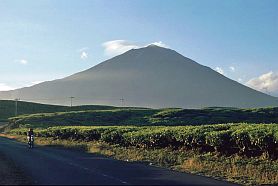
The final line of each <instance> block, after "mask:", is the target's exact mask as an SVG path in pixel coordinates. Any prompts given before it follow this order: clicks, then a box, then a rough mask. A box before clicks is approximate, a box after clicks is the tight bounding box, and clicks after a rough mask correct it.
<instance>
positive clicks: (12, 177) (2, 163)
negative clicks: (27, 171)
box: [0, 152, 32, 185]
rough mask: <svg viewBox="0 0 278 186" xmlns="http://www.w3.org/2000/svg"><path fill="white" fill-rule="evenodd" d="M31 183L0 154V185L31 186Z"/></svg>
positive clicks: (10, 161)
mask: <svg viewBox="0 0 278 186" xmlns="http://www.w3.org/2000/svg"><path fill="white" fill-rule="evenodd" d="M31 184H32V182H31V181H30V179H28V178H27V177H26V176H25V175H24V173H23V172H22V171H21V170H20V169H19V168H18V167H17V166H16V165H15V163H14V162H13V161H12V160H10V159H9V158H8V157H6V156H5V155H4V154H3V153H1V152H0V185H31Z"/></svg>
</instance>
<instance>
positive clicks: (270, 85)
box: [246, 71, 278, 95]
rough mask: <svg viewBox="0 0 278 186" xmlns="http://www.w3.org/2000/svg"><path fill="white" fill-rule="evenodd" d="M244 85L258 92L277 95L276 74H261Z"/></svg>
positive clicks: (277, 79) (277, 81) (277, 75)
mask: <svg viewBox="0 0 278 186" xmlns="http://www.w3.org/2000/svg"><path fill="white" fill-rule="evenodd" d="M246 85H247V86H249V87H251V88H253V89H256V90H258V91H262V92H265V93H269V94H272V95H278V73H274V72H272V71H271V72H268V73H266V74H262V75H261V76H259V77H256V78H253V79H251V80H249V81H248V82H247V83H246Z"/></svg>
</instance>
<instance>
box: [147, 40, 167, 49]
mask: <svg viewBox="0 0 278 186" xmlns="http://www.w3.org/2000/svg"><path fill="white" fill-rule="evenodd" d="M149 45H156V46H159V47H163V48H168V46H167V45H166V44H165V43H163V42H162V41H158V42H153V43H150V44H148V45H147V46H149Z"/></svg>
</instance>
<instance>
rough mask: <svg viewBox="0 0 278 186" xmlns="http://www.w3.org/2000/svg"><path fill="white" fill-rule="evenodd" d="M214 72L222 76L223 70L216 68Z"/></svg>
mask: <svg viewBox="0 0 278 186" xmlns="http://www.w3.org/2000/svg"><path fill="white" fill-rule="evenodd" d="M215 71H216V72H218V73H219V74H222V75H224V70H223V69H222V68H221V67H216V68H215Z"/></svg>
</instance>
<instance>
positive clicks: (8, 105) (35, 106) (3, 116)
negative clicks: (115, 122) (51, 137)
mask: <svg viewBox="0 0 278 186" xmlns="http://www.w3.org/2000/svg"><path fill="white" fill-rule="evenodd" d="M113 108H114V107H112V106H101V105H85V106H74V107H68V106H58V105H46V104H39V103H32V102H24V101H18V102H17V113H18V115H23V114H35V113H51V112H67V111H78V110H105V109H113ZM14 116H15V101H13V100H0V121H6V120H7V119H8V118H10V117H14Z"/></svg>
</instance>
